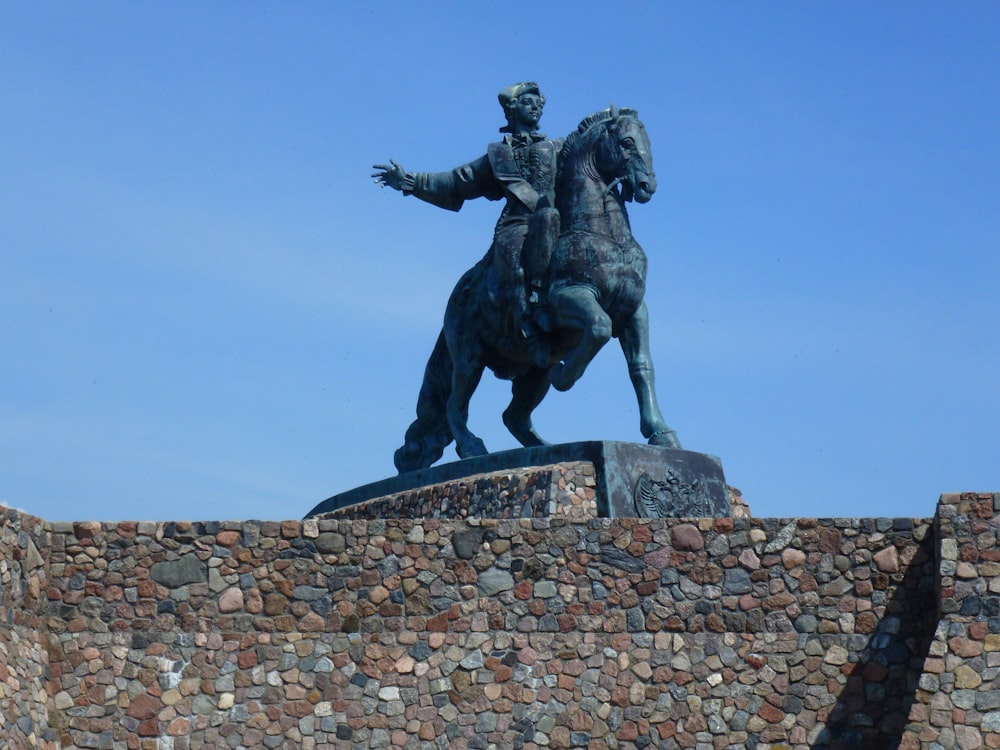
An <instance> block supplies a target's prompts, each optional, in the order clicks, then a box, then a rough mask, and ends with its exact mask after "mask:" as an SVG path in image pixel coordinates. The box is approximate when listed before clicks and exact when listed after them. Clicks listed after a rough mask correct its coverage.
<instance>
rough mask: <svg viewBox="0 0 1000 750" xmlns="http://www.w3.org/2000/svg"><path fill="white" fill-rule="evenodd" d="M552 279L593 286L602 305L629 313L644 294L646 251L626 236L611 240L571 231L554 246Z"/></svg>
mask: <svg viewBox="0 0 1000 750" xmlns="http://www.w3.org/2000/svg"><path fill="white" fill-rule="evenodd" d="M553 260H554V262H553V266H552V273H551V276H550V278H551V280H552V281H553V283H555V284H559V285H562V284H584V285H587V286H590V287H593V288H594V289H595V290H596V291H597V293H598V296H599V297H600V299H601V305H602V307H604V308H605V309H606V310H608V311H609V312H611V309H609V308H615V309H619V310H620V311H621V312H622V314H624V315H631V314H632V312H633V311H634V310H635V308H636V307H638V305H639V303H640V302H641V301H642V297H643V295H644V294H645V293H646V254H645V253H644V252H643V251H642V248H641V247H639V244H638V243H637V242H636V241H635V240H633V239H629V240H627V241H625V242H614V241H612V240H610V239H609V238H607V237H603V236H600V235H594V234H590V233H587V232H579V233H570V234H566V235H563V236H562V237H560V238H559V242H558V244H557V245H556V250H555V256H554V259H553Z"/></svg>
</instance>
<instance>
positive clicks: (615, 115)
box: [608, 102, 618, 130]
mask: <svg viewBox="0 0 1000 750" xmlns="http://www.w3.org/2000/svg"><path fill="white" fill-rule="evenodd" d="M608 111H609V112H610V113H611V119H610V120H608V130H612V129H613V128H614V127H615V126H616V125H617V124H618V107H616V106H615V103H614V102H611V106H610V107H609V108H608Z"/></svg>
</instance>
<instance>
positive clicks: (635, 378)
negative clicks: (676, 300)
mask: <svg viewBox="0 0 1000 750" xmlns="http://www.w3.org/2000/svg"><path fill="white" fill-rule="evenodd" d="M499 99H500V103H501V105H502V106H503V107H504V112H505V114H506V116H507V126H506V127H504V128H501V131H502V132H505V133H507V135H506V136H505V137H504V139H503V140H502V141H500V142H499V143H495V144H491V145H490V147H489V148H488V150H487V153H486V155H485V156H482V157H480V158H479V159H477V160H475V161H473V162H470V163H468V164H466V165H463V166H461V167H458V168H457V169H454V170H452V171H450V172H442V173H437V174H425V173H420V174H412V173H409V172H406V171H405V170H403V169H402V168H401V167H400V166H399V165H398V164H396V163H395V162H390V164H391V166H389V165H376V167H375V169H377V170H379V171H377V172H376V173H375V174H373V175H372V176H373V177H374V178H375V181H376V182H377V183H379V184H381V185H383V186H385V185H388V186H389V187H392V188H395V189H396V190H402V191H403V192H404V193H405V194H412V195H416V196H417V197H418V198H421V199H423V200H426V201H428V202H430V203H433V204H434V205H437V206H440V207H442V208H448V209H451V210H456V211H457V210H458V209H459V208H461V206H462V203H463V202H464V201H465V200H466V199H470V198H477V197H486V198H489V199H491V200H499V199H500V198H505V199H506V205H505V207H504V210H503V212H502V213H501V215H500V219H499V221H498V222H497V226H496V229H495V231H494V238H493V243H492V244H491V246H490V249H489V250H488V251H487V253H486V255H485V256H484V257H483V258H482V260H480V261H479V263H477V264H476V265H475V266H474V267H473V268H471V269H470V270H469V271H467V272H466V273H465V274H464V275H463V276H462V278H461V279H460V280H459V282H458V284H457V285H456V287H455V290H454V291H453V292H452V295H451V297H450V299H449V301H448V306H447V308H446V311H445V320H444V327H443V329H442V331H441V334H440V335H439V336H438V341H437V344H436V345H435V347H434V351H433V352H432V353H431V357H430V360H429V361H428V363H427V367H426V370H425V373H424V381H423V384H422V386H421V389H420V395H419V397H418V400H417V419H416V420H415V421H414V422H413V423H412V424H411V425H410V427H409V429H407V431H406V436H405V440H404V444H403V446H402V447H401V448H399V450H397V451H396V454H395V463H396V468H397V469H398V470H399V471H400V473H403V472H406V471H412V470H415V469H420V468H424V467H427V466H430V465H431V464H432V463H434V462H435V461H437V460H438V459H439V458H440V457H441V455H442V454H443V452H444V448H445V447H446V446H447V445H448V444H449V443H450V442H451V441H452V440H455V443H456V450H457V451H458V455H459V456H461V457H462V458H467V457H470V456H479V455H485V454H486V453H487V452H488V451H487V450H486V447H485V446H484V445H483V442H482V440H480V439H479V438H478V437H477V436H476V435H475V434H473V433H472V432H471V431H470V430H469V427H468V413H469V401H470V399H471V398H472V394H473V392H474V391H475V389H476V387H477V385H478V384H479V380H480V378H481V377H482V373H483V370H484V368H486V367H489V368H490V369H491V370H492V371H493V372H494V374H495V375H496V376H497V377H500V378H504V379H508V380H511V381H513V382H512V392H513V397H512V399H511V402H510V405H509V406H508V407H507V409H506V410H504V413H503V420H504V424H505V425H506V426H507V428H508V429H509V430H510V431H511V433H512V434H513V435H514V437H516V438H517V439H518V440H519V441H520V442H521V444H522V445H525V446H537V445H545V441H543V440H542V439H541V437H539V435H538V434H537V433H536V432H535V429H534V427H533V426H532V423H531V412H532V411H533V410H534V408H535V407H536V406H538V404H539V403H541V401H542V399H543V398H544V396H545V394H546V393H547V392H548V389H549V386H550V385H552V386H554V387H555V388H556V389H557V390H562V391H564V390H567V389H569V388H570V387H571V386H572V385H573V383H575V382H576V381H577V380H578V379H579V378H580V376H581V375H582V374H583V371H584V370H585V369H586V367H587V365H588V364H589V363H590V361H591V360H592V359H593V358H594V356H595V355H596V354H597V352H598V351H599V350H600V349H601V347H602V346H604V344H605V343H607V341H608V339H610V338H611V337H613V336H614V337H617V338H618V339H619V340H620V342H621V346H622V351H623V352H624V354H625V359H626V362H627V363H628V367H629V374H630V376H631V379H632V384H633V386H634V388H635V392H636V397H637V399H638V402H639V413H640V430H641V431H642V434H643V436H644V437H646V438H648V439H649V442H650V443H651V444H653V445H663V446H668V447H675V448H679V447H680V443H679V442H678V440H677V436H676V434H675V433H674V431H673V430H671V429H670V428H669V427H668V426H667V424H666V422H665V421H664V419H663V416H662V415H661V413H660V409H659V406H658V404H657V400H656V393H655V388H654V384H653V365H652V361H651V359H650V356H649V329H648V316H647V313H646V306H645V303H644V302H643V295H644V293H645V279H646V255H645V253H643V251H642V248H641V247H639V244H638V243H637V242H636V241H635V239H634V238H633V237H632V232H631V229H630V227H629V222H628V213H627V212H626V210H625V202H626V201H631V200H633V199H634V200H635V201H636V202H638V203H646V202H647V201H648V200H649V199H650V198H651V197H652V195H653V192H654V191H655V190H656V179H655V176H654V173H653V166H652V153H651V151H650V145H649V138H648V136H647V135H646V129H645V127H644V126H643V124H642V122H641V121H640V120H639V118H638V115H637V113H636V112H635V111H634V110H629V109H623V110H618V109H616V108H615V107H613V106H612V107H611V108H610V109H608V110H604V111H602V112H597V113H595V114H593V115H591V116H590V117H588V118H586V119H584V120H583V122H581V123H580V126H579V128H577V130H576V131H575V132H573V133H572V134H570V136H569V137H568V138H566V139H565V141H560V140H549V139H547V138H545V136H543V135H540V134H538V133H537V128H538V121H539V118H540V117H541V111H542V106H543V105H544V102H545V100H544V98H543V97H542V96H541V93H540V92H539V90H538V86H537V85H536V84H534V83H519V84H515V85H513V86H510V87H508V88H506V89H504V90H503V91H501V92H500V96H499ZM553 194H554V195H553ZM553 198H554V207H553Z"/></svg>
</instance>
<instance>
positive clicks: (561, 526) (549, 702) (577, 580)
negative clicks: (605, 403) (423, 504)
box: [0, 495, 1000, 750]
mask: <svg viewBox="0 0 1000 750" xmlns="http://www.w3.org/2000/svg"><path fill="white" fill-rule="evenodd" d="M998 507H1000V496H993V495H962V496H945V497H944V498H942V504H941V506H940V508H939V513H938V518H937V519H936V520H931V519H809V518H801V519H783V520H782V519H748V518H735V519H700V520H676V519H652V520H634V519H618V520H609V519H591V520H589V521H587V522H582V523H581V522H572V521H569V520H564V519H522V520H515V519H510V520H481V521H476V520H468V521H439V520H433V519H427V520H424V521H408V520H383V521H361V520H355V521H349V520H331V519H321V520H316V519H313V520H309V521H304V522H298V521H287V522H259V521H248V522H218V523H216V522H211V523H186V522H185V523H132V522H126V523H77V524H47V525H45V526H44V529H43V530H42V531H39V532H31V533H30V534H29V533H28V532H24V529H23V526H24V524H25V523H26V521H25V520H24V519H25V517H24V516H18V515H17V514H9V515H8V516H7V518H8V521H7V526H5V527H4V528H5V529H8V528H9V529H10V530H9V532H8V531H5V532H4V536H3V542H4V545H3V547H2V549H0V559H2V561H3V562H6V563H7V568H6V569H5V576H6V572H7V571H10V572H11V576H10V577H9V578H8V577H5V578H4V586H5V588H4V591H5V597H7V598H5V599H4V605H5V606H6V607H7V610H6V613H7V614H8V617H7V618H6V619H4V622H3V624H0V632H2V633H3V634H4V637H5V638H7V639H8V640H7V641H2V640H0V642H2V643H3V644H4V646H5V647H6V648H7V649H8V654H9V655H8V656H7V660H8V662H7V666H6V669H7V673H8V674H14V673H15V672H17V674H18V677H17V679H16V680H15V681H14V682H12V681H10V680H9V679H6V678H5V680H4V681H2V683H3V684H5V685H6V686H7V690H8V692H7V693H5V694H4V703H3V709H4V722H5V723H4V727H5V731H6V732H8V737H11V738H13V739H12V740H9V741H8V744H7V746H9V747H28V746H43V747H57V746H58V747H63V748H70V747H79V748H139V749H146V750H188V749H189V748H205V747H212V748H222V747H231V748H239V747H248V748H249V747H270V748H276V747H282V748H293V747H294V748H316V749H324V748H344V749H345V750H346V749H347V748H370V747H376V748H378V747H386V748H388V747H394V748H456V749H457V748H488V747H496V748H542V747H549V748H594V749H595V750H600V749H601V748H643V747H650V748H653V747H656V748H668V749H669V748H697V749H698V750H701V749H703V748H704V749H706V750H707V749H708V748H712V749H713V750H722V749H723V748H747V747H749V748H754V747H762V748H795V749H796V750H803V749H805V748H812V749H818V748H879V749H880V750H881V748H892V747H897V746H903V747H906V748H922V750H938V748H954V747H960V748H963V750H968V749H969V748H973V747H1000V727H998V726H997V725H998V724H1000V690H998V687H1000V680H998V672H1000V637H998V634H1000V620H998V617H1000V612H998V611H997V610H996V602H997V601H998V600H997V599H996V595H997V593H1000V586H998V584H997V582H996V581H997V578H996V574H997V572H1000V571H998V570H997V566H998V565H1000V555H997V549H998V546H997V539H996V533H997V528H998V518H1000V514H998V512H997V511H998ZM18 524H20V527H18ZM32 528H35V527H34V526H32ZM38 528H39V529H41V527H38ZM22 532H24V535H22ZM39 533H41V536H39ZM26 539H39V541H38V542H32V544H36V546H37V549H36V553H38V552H39V551H40V553H39V554H38V558H37V560H36V561H35V562H37V561H38V560H40V561H41V562H38V564H35V565H34V568H31V569H30V570H37V571H38V573H36V574H32V575H26V574H25V570H26V568H25V567H24V565H23V564H22V566H21V567H20V568H18V569H17V572H16V573H15V572H14V569H15V568H14V566H13V564H12V562H17V563H23V561H25V560H26V559H27V556H28V554H29V552H30V549H31V547H30V545H27V544H22V543H21V542H22V541H24V540H26ZM43 542H44V543H43ZM43 547H44V549H43ZM30 570H29V572H30ZM46 572H47V575H46ZM15 579H16V580H18V581H21V582H22V583H19V584H17V585H15V584H14V580H15ZM32 580H34V581H36V583H34V584H31V585H28V583H30V581H32ZM31 586H34V593H32V590H31ZM15 593H16V595H17V596H22V597H23V598H22V599H20V600H19V601H20V604H19V605H18V608H19V609H21V610H26V611H27V612H28V614H29V615H30V614H32V613H33V614H34V615H37V619H36V620H31V619H30V617H29V618H28V619H26V620H22V621H21V622H22V624H21V625H18V627H20V628H22V630H20V631H18V638H19V639H20V640H17V641H13V640H11V638H12V636H11V635H10V633H11V632H12V627H11V625H10V624H9V623H10V622H11V617H10V613H11V612H13V611H14V610H13V609H11V608H10V602H11V601H12V599H11V596H12V594H15ZM30 622H34V625H32V626H30V627H33V628H34V630H30V629H29V630H28V631H25V630H23V628H24V627H26V626H27V623H30ZM26 633H27V634H26ZM32 633H33V634H34V635H31V634H32ZM11 643H17V644H19V645H18V646H17V647H16V648H15V649H12V647H11V645H10V644H11ZM39 643H45V645H46V646H47V649H46V653H37V652H38V646H37V644H39ZM32 648H34V649H35V652H32V651H31V649H32ZM18 649H20V650H18ZM10 654H12V655H10ZM46 659H47V663H46ZM0 674H2V673H0ZM12 687H13V692H11V689H12ZM46 705H47V707H48V714H47V716H46V715H45V711H44V707H45V706H46ZM26 706H34V707H35V708H34V709H32V710H34V713H31V710H29V711H28V712H27V713H24V712H23V711H22V712H21V713H18V712H19V711H21V707H26ZM25 715H27V716H30V717H31V722H32V724H31V726H30V727H29V725H28V723H27V722H26V721H24V720H22V717H23V716H25ZM19 722H20V723H19ZM17 731H20V732H21V734H15V732H17ZM46 732H47V733H48V734H46ZM32 733H34V734H33V737H34V742H33V744H31V745H29V744H28V743H31V742H32V739H31V738H32ZM19 743H20V744H19ZM46 743H48V744H46Z"/></svg>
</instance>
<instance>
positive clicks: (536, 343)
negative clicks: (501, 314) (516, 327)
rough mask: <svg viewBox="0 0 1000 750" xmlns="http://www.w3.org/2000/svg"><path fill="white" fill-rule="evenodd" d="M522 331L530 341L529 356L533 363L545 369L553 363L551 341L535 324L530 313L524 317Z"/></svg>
mask: <svg viewBox="0 0 1000 750" xmlns="http://www.w3.org/2000/svg"><path fill="white" fill-rule="evenodd" d="M521 333H522V334H523V335H524V338H525V340H527V342H528V356H529V357H531V362H532V364H534V365H535V367H537V368H539V369H540V370H544V369H545V368H546V367H548V366H549V365H550V364H552V351H551V350H550V349H549V342H548V341H547V340H546V338H545V334H544V333H543V332H542V331H541V330H539V328H538V326H536V325H535V322H534V321H533V320H532V319H531V317H530V314H528V315H526V316H525V317H524V318H522V321H521Z"/></svg>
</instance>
